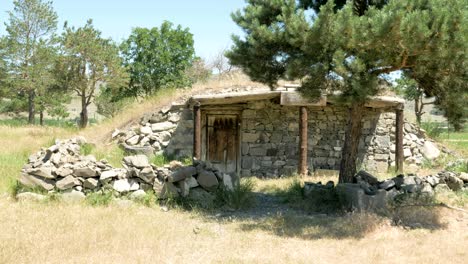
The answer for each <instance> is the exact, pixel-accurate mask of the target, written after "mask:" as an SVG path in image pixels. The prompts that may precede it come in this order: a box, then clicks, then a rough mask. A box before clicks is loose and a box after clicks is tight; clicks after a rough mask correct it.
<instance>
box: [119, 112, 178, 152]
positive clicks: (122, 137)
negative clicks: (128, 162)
mask: <svg viewBox="0 0 468 264" xmlns="http://www.w3.org/2000/svg"><path fill="white" fill-rule="evenodd" d="M179 120H180V113H178V112H176V111H170V108H169V107H165V108H163V109H161V110H159V111H158V112H156V113H154V114H152V115H147V116H145V117H144V118H143V119H142V120H141V122H140V125H138V126H134V127H132V128H130V129H129V130H126V131H120V130H118V129H116V130H115V131H114V132H113V133H112V138H113V139H116V140H117V141H118V142H119V143H120V144H121V145H122V146H123V147H124V148H125V149H126V151H127V152H129V153H135V154H146V155H148V156H149V155H152V154H162V153H163V151H164V149H165V148H166V147H167V146H168V145H169V143H170V140H171V138H172V135H173V134H174V132H175V130H176V128H177V123H178V122H179Z"/></svg>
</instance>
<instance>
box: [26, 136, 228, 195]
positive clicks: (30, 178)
mask: <svg viewBox="0 0 468 264" xmlns="http://www.w3.org/2000/svg"><path fill="white" fill-rule="evenodd" d="M85 143H86V140H85V139H84V138H82V137H77V138H73V139H70V140H64V141H60V140H57V141H56V142H55V144H54V145H53V146H51V147H49V148H47V149H42V150H41V151H39V152H37V153H36V154H33V155H31V156H30V157H29V160H28V163H27V164H26V165H25V166H24V167H23V169H22V173H21V177H20V179H19V182H20V183H21V184H22V185H24V186H27V187H30V188H38V189H41V190H43V191H49V192H60V193H61V194H62V196H63V197H64V198H70V199H78V200H79V199H83V198H85V196H86V195H87V194H89V193H93V192H98V191H101V190H113V191H114V192H116V193H117V194H120V195H129V197H130V198H138V197H142V196H144V195H145V194H146V193H147V192H148V191H153V190H154V191H155V193H156V195H157V197H158V198H160V199H165V198H169V197H178V196H182V197H188V196H189V195H190V193H192V192H193V196H195V197H206V196H208V193H212V192H214V191H216V190H217V189H218V188H220V186H224V187H225V188H227V189H231V190H232V188H233V180H232V178H231V177H230V176H229V175H225V174H221V173H220V172H219V171H217V170H215V169H213V168H210V167H207V166H206V165H205V164H204V163H202V162H198V163H197V164H196V166H183V165H182V163H180V162H175V161H174V162H171V163H170V164H168V165H165V166H163V167H159V168H158V167H156V166H155V165H154V164H151V163H150V162H149V160H148V157H147V156H145V155H134V156H127V157H124V159H123V162H122V165H123V168H114V167H112V166H111V165H110V164H109V163H108V162H107V161H106V160H100V161H97V160H96V158H95V157H94V156H91V155H88V156H82V155H81V154H80V149H81V146H82V145H83V144H85ZM23 196H24V194H23ZM20 197H21V194H20ZM211 198H213V197H211Z"/></svg>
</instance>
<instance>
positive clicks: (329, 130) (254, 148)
mask: <svg viewBox="0 0 468 264" xmlns="http://www.w3.org/2000/svg"><path fill="white" fill-rule="evenodd" d="M237 106H239V107H241V108H243V110H242V115H241V117H242V118H241V128H240V130H241V131H240V133H241V148H240V152H241V164H240V168H241V171H240V175H241V176H251V175H253V176H259V177H276V176H280V175H291V174H293V173H294V172H295V171H296V170H297V165H298V153H299V150H298V142H299V122H298V121H299V120H298V119H299V109H298V107H291V106H281V105H280V104H278V102H274V101H270V100H263V101H252V102H247V103H246V104H241V105H237ZM220 107H221V108H222V106H220ZM347 113H348V111H347V109H346V108H343V107H339V106H333V105H328V106H326V107H309V108H308V133H309V138H308V157H309V160H308V164H309V171H313V170H314V169H332V170H336V169H338V168H339V164H340V160H341V152H342V148H343V145H344V138H345V129H346V123H347V121H346V120H347ZM395 118H396V117H395V113H393V112H392V110H391V109H373V108H369V109H367V110H366V113H365V118H364V121H363V122H364V123H363V129H362V137H361V139H360V144H359V161H360V163H361V166H362V168H364V169H366V170H368V171H373V172H386V171H387V170H388V169H389V168H390V167H391V166H395ZM113 136H114V137H115V138H118V141H119V142H120V143H121V144H122V145H123V146H124V147H125V148H126V149H127V150H129V151H130V152H132V151H134V152H136V153H145V154H148V153H155V154H166V155H169V156H171V157H174V158H182V157H190V156H191V155H192V146H193V113H192V110H191V109H190V108H188V107H187V106H185V105H177V106H172V107H171V108H165V109H163V110H160V111H158V112H156V113H154V114H152V115H148V116H145V117H143V118H142V119H141V122H140V125H139V126H135V127H133V128H131V129H130V130H128V131H116V132H114V135H113ZM403 143H404V157H405V161H406V163H407V164H408V165H409V166H407V168H411V169H417V168H418V166H419V165H421V164H422V162H423V160H424V158H427V159H434V158H436V157H437V156H438V155H439V154H440V151H439V150H438V149H437V147H436V145H435V144H434V143H432V142H431V141H430V140H428V139H426V138H425V137H424V134H423V133H421V132H420V131H419V129H418V128H417V127H416V126H414V125H413V124H411V123H405V124H404V140H403Z"/></svg>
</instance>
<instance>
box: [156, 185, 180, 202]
mask: <svg viewBox="0 0 468 264" xmlns="http://www.w3.org/2000/svg"><path fill="white" fill-rule="evenodd" d="M157 195H158V198H159V199H168V198H177V197H179V189H178V188H177V187H176V186H175V185H174V184H173V183H171V182H165V183H164V184H162V188H160V192H159V194H158V193H157Z"/></svg>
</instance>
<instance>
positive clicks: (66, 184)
mask: <svg viewBox="0 0 468 264" xmlns="http://www.w3.org/2000/svg"><path fill="white" fill-rule="evenodd" d="M77 185H81V182H80V181H79V180H78V179H77V178H75V177H73V176H71V175H70V176H67V177H65V178H63V179H61V180H59V181H57V183H56V186H57V188H58V189H59V190H62V191H63V190H67V189H71V188H73V187H75V186H77Z"/></svg>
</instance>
